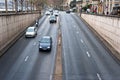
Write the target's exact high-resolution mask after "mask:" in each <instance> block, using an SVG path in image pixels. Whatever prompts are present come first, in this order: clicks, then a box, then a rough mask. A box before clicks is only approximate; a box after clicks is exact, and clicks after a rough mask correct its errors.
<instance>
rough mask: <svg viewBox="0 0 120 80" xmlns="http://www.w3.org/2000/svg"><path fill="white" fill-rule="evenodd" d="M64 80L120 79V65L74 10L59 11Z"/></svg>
mask: <svg viewBox="0 0 120 80" xmlns="http://www.w3.org/2000/svg"><path fill="white" fill-rule="evenodd" d="M60 16H61V17H60V20H61V22H60V25H61V31H62V42H63V43H62V59H63V61H62V62H63V80H120V71H119V70H120V65H119V63H118V61H117V60H115V59H113V57H112V56H111V55H110V54H111V53H110V51H109V50H107V48H106V47H105V46H104V45H103V44H102V42H101V41H100V40H99V39H98V38H97V37H96V36H95V35H94V34H93V33H92V32H91V31H90V30H89V29H88V27H87V26H86V24H84V23H83V22H82V21H81V19H80V18H79V17H78V16H77V15H75V14H74V13H71V14H65V13H64V12H63V13H61V15H60Z"/></svg>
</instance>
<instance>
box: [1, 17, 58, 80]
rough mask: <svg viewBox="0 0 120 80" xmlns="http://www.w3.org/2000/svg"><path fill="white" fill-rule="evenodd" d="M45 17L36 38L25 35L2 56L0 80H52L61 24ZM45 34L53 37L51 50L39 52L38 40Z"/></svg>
mask: <svg viewBox="0 0 120 80" xmlns="http://www.w3.org/2000/svg"><path fill="white" fill-rule="evenodd" d="M43 18H45V19H43ZM43 18H42V19H40V20H39V23H41V22H42V24H41V25H40V26H39V29H38V32H37V34H38V35H37V36H36V37H35V38H27V39H26V38H25V36H24V35H23V36H22V37H21V38H20V39H19V40H18V41H17V42H16V43H15V44H14V45H13V46H12V47H11V48H10V49H9V50H8V51H7V52H6V53H5V55H3V56H2V57H1V58H0V80H52V76H53V72H54V63H55V55H56V46H57V35H58V26H59V24H58V23H56V24H50V23H49V16H46V17H45V16H44V17H43ZM42 20H44V21H42ZM44 35H49V36H51V37H52V38H53V42H54V43H53V44H52V45H53V48H52V50H51V52H39V49H38V41H39V40H40V38H41V37H42V36H44Z"/></svg>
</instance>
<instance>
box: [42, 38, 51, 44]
mask: <svg viewBox="0 0 120 80" xmlns="http://www.w3.org/2000/svg"><path fill="white" fill-rule="evenodd" d="M40 42H41V43H50V39H48V38H42V39H41V41H40Z"/></svg>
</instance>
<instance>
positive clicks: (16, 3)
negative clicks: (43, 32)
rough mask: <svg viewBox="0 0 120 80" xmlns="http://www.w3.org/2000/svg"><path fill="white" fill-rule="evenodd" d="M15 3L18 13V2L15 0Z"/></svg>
mask: <svg viewBox="0 0 120 80" xmlns="http://www.w3.org/2000/svg"><path fill="white" fill-rule="evenodd" d="M14 2H15V12H17V11H18V0H14Z"/></svg>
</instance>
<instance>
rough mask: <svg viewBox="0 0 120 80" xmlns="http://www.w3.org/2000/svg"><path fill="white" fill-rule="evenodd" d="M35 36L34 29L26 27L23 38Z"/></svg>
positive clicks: (35, 30) (35, 31) (35, 29)
mask: <svg viewBox="0 0 120 80" xmlns="http://www.w3.org/2000/svg"><path fill="white" fill-rule="evenodd" d="M36 35H37V28H36V27H28V28H27V30H26V33H25V37H26V38H27V37H35V36H36Z"/></svg>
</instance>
